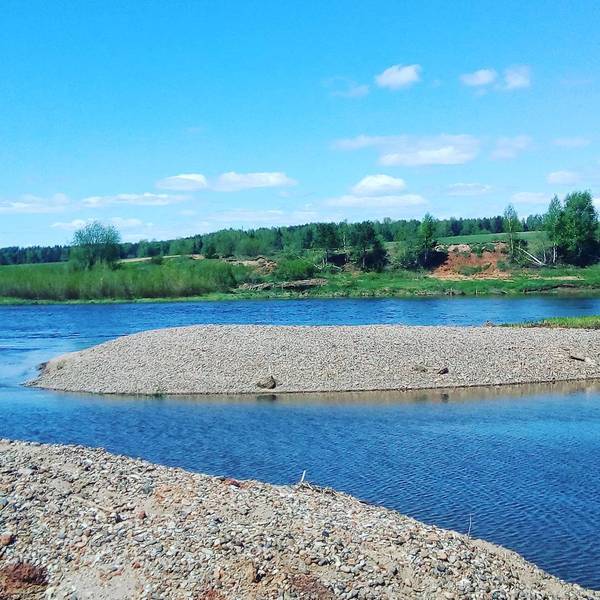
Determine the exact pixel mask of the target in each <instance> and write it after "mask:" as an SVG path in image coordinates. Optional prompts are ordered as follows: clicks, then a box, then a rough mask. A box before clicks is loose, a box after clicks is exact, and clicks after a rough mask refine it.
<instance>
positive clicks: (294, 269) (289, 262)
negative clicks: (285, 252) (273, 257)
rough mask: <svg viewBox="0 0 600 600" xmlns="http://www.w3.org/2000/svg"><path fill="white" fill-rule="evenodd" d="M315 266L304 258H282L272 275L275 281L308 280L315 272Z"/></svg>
mask: <svg viewBox="0 0 600 600" xmlns="http://www.w3.org/2000/svg"><path fill="white" fill-rule="evenodd" d="M316 270H317V269H316V267H315V265H314V264H313V263H312V262H311V261H309V260H307V259H305V258H284V259H282V260H280V261H279V263H278V264H277V268H276V269H275V271H274V275H275V277H276V278H277V279H283V280H295V279H308V278H310V277H312V276H313V275H314V274H315V272H316Z"/></svg>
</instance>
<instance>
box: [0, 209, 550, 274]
mask: <svg viewBox="0 0 600 600" xmlns="http://www.w3.org/2000/svg"><path fill="white" fill-rule="evenodd" d="M365 224H366V225H367V226H368V225H369V224H370V226H372V227H373V230H374V232H375V235H376V236H378V237H379V238H380V239H381V241H383V242H399V241H405V240H410V239H412V238H415V237H416V236H417V235H418V232H419V228H420V226H421V221H420V220H418V219H412V220H405V219H400V220H393V219H389V218H386V219H383V220H381V221H365V222H364V223H362V224H361V223H346V222H342V223H327V224H323V223H308V224H306V225H293V226H288V227H261V228H257V229H250V230H242V229H224V230H221V231H216V232H214V233H208V234H204V235H195V236H191V237H185V238H178V239H173V240H162V241H160V240H141V241H139V242H120V243H119V247H118V254H119V256H118V257H119V258H146V257H154V256H168V255H175V254H205V255H208V256H214V257H217V256H220V257H229V256H236V257H251V256H258V255H265V256H271V255H274V254H277V253H279V252H281V251H291V252H302V251H305V250H311V249H315V248H320V247H322V246H320V244H321V245H322V244H323V235H322V234H323V231H322V227H323V225H327V226H328V227H330V229H331V227H333V228H334V229H335V236H336V239H338V240H339V245H340V247H343V248H348V246H349V244H350V239H351V237H352V236H353V235H356V234H357V231H360V229H361V228H364V227H365ZM520 226H521V228H522V230H523V231H539V230H541V229H542V228H543V223H542V216H541V215H531V216H529V217H527V218H526V219H523V220H522V221H521V224H520ZM320 228H321V231H319V230H320ZM482 233H504V219H503V216H502V215H498V216H495V217H481V218H454V217H452V218H450V219H440V220H437V221H436V222H435V235H436V237H438V238H442V237H451V236H459V235H472V234H482ZM325 245H326V246H328V245H329V244H325ZM71 249H72V244H69V245H54V246H29V247H19V246H8V247H4V248H0V265H15V264H26V263H46V262H62V261H67V260H69V258H70V253H71Z"/></svg>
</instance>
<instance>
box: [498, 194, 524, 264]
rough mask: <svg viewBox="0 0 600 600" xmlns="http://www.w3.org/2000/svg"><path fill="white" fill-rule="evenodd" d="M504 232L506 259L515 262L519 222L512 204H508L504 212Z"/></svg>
mask: <svg viewBox="0 0 600 600" xmlns="http://www.w3.org/2000/svg"><path fill="white" fill-rule="evenodd" d="M502 224H503V228H504V232H505V233H506V243H507V244H508V257H509V258H510V260H515V259H516V257H517V248H518V237H517V235H518V233H519V231H521V221H519V215H518V214H517V211H516V210H515V207H514V206H513V205H512V204H509V205H508V206H507V207H506V210H505V211H504V217H503V219H502Z"/></svg>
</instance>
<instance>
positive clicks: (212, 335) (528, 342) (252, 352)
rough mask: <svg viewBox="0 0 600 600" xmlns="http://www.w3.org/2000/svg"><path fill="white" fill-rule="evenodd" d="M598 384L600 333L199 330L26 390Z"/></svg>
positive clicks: (94, 361)
mask: <svg viewBox="0 0 600 600" xmlns="http://www.w3.org/2000/svg"><path fill="white" fill-rule="evenodd" d="M597 378H600V331H598V330H582V329H579V330H574V329H542V328H539V329H536V328H509V327H406V326H396V325H369V326H345V327H337V326H336V327H280V326H254V325H227V326H217V325H201V326H193V327H180V328H171V329H159V330H154V331H146V332H142V333H137V334H133V335H129V336H125V337H121V338H118V339H116V340H113V341H109V342H106V343H103V344H100V345H98V346H94V347H92V348H89V349H87V350H83V351H80V352H74V353H71V354H66V355H63V356H60V357H57V358H54V359H52V360H51V361H49V362H48V363H46V364H45V365H43V366H42V368H41V371H40V373H39V376H38V377H37V378H36V379H35V380H34V381H32V382H31V385H34V386H39V387H45V388H50V389H55V390H62V391H77V392H92V393H104V394H156V395H160V394H258V393H264V392H265V391H266V392H275V393H285V392H342V391H372V390H411V389H412V390H414V389H433V388H457V387H470V386H499V385H506V384H523V383H544V382H559V381H571V380H573V381H576V380H585V379H597Z"/></svg>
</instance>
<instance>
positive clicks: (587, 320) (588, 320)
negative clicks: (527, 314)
mask: <svg viewBox="0 0 600 600" xmlns="http://www.w3.org/2000/svg"><path fill="white" fill-rule="evenodd" d="M510 326H511V327H565V328H570V329H600V315H591V316H588V317H555V318H552V319H543V320H542V321H534V322H530V323H525V324H523V323H521V324H518V323H515V324H511V325H510Z"/></svg>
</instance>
